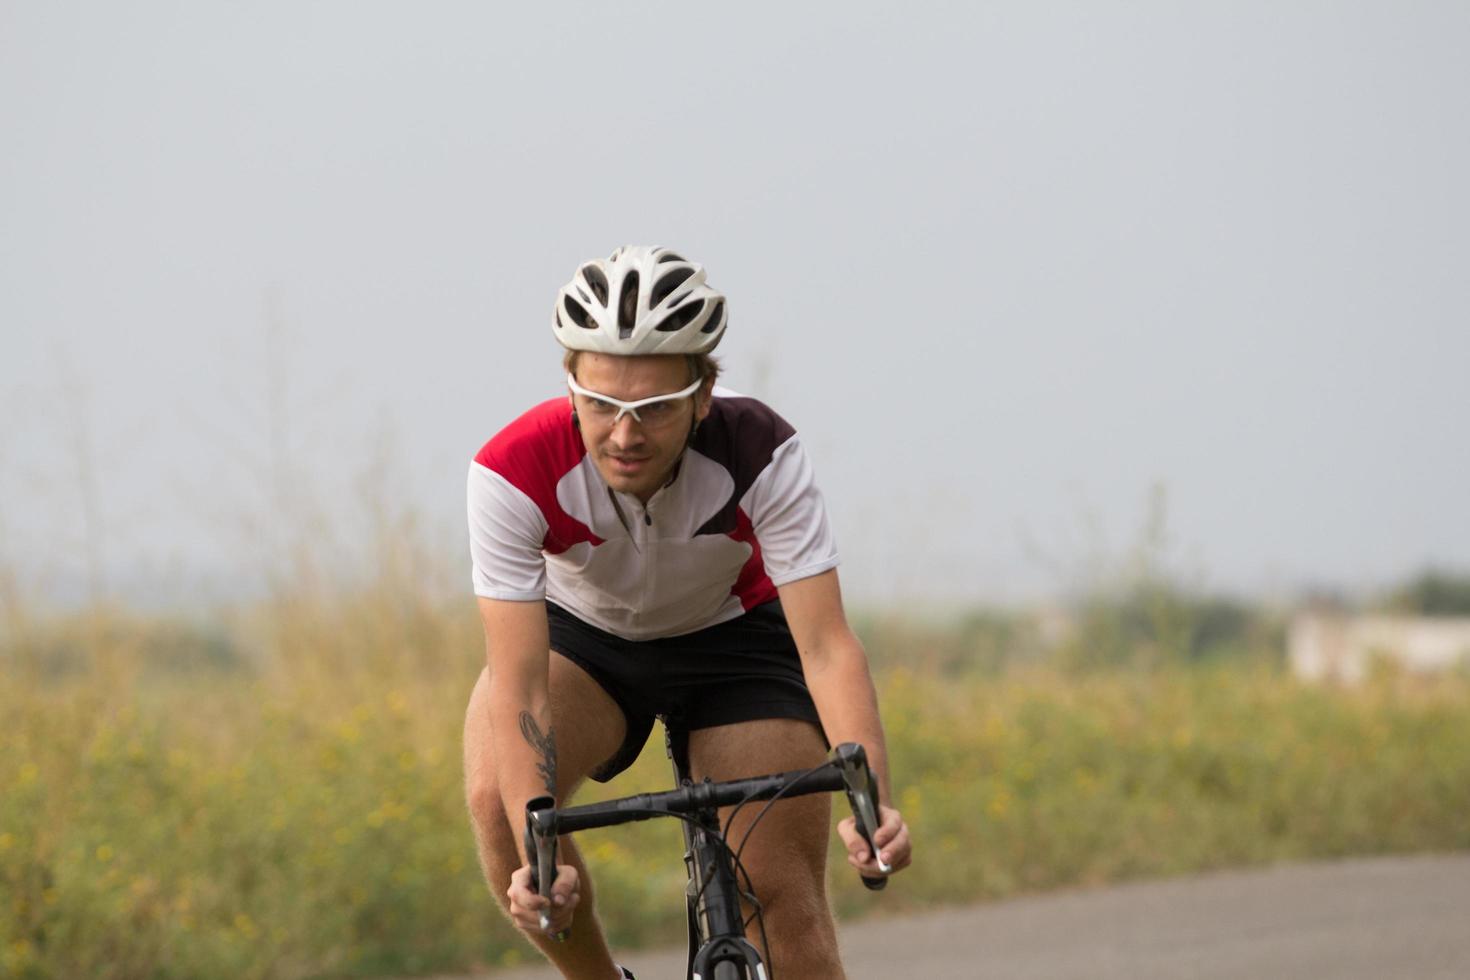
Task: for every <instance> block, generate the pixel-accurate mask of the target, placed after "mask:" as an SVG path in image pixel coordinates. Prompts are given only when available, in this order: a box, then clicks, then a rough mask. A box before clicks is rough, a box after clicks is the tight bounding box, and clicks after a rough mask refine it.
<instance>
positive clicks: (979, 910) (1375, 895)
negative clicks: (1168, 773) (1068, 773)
mask: <svg viewBox="0 0 1470 980" xmlns="http://www.w3.org/2000/svg"><path fill="white" fill-rule="evenodd" d="M900 881H901V879H900ZM895 885H898V882H895ZM841 938H842V951H843V962H844V964H845V965H846V967H847V975H848V977H849V978H850V980H880V978H881V980H889V978H892V977H903V978H906V980H908V978H912V980H921V978H923V980H982V978H1005V980H1042V978H1045V980H1084V978H1085V980H1114V978H1116V980H1123V978H1128V980H1153V978H1157V980H1166V978H1167V980H1226V978H1229V980H1238V978H1251V980H1271V978H1282V980H1286V978H1291V980H1299V978H1332V980H1370V978H1371V980H1384V978H1399V977H1403V978H1414V980H1438V978H1444V980H1450V978H1454V980H1466V978H1470V855H1460V854H1457V855H1435V856H1425V857H1407V858H1376V859H1365V860H1352V861H1342V862H1336V863H1330V864H1312V865H1295V866H1286V867H1278V868H1270V869H1265V870H1256V871H1232V872H1224V873H1220V874H1212V875H1205V876H1201V877H1195V878H1185V879H1175V880H1169V881H1155V882H1144V883H1139V884H1131V885H1122V886H1117V887H1111V888H1099V889H1090V890H1082V891H1072V892H1065V893H1061V894H1050V895H1039V896H1035V897H1030V898H1021V899H1015V900H1012V901H1007V902H996V903H991V904H986V905H980V906H974V907H971V908H962V909H946V910H943V911H937V912H932V913H927V914H923V915H918V916H911V917H905V918H898V919H870V920H867V921H863V922H856V923H851V924H849V925H847V926H845V927H844V928H843V930H842V937H841ZM684 957H685V954H684V951H683V950H682V949H679V950H667V951H662V952H655V953H638V952H629V953H627V954H626V955H625V956H624V957H623V958H622V959H623V962H624V963H625V965H627V967H628V968H629V969H631V970H633V971H634V972H635V973H637V975H638V977H639V980H669V978H678V977H682V976H683V975H684V973H683V970H684ZM490 976H492V977H494V978H495V980H556V978H557V976H558V975H557V974H556V973H555V972H554V971H550V970H546V969H540V968H538V969H516V970H509V971H501V972H498V973H494V974H491V975H490ZM781 980H797V978H791V977H788V978H781Z"/></svg>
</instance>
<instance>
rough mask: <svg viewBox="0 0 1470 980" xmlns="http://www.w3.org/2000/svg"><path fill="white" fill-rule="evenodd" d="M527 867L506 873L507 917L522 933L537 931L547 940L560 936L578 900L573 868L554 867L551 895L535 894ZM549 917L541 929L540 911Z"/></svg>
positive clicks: (579, 888) (566, 865)
mask: <svg viewBox="0 0 1470 980" xmlns="http://www.w3.org/2000/svg"><path fill="white" fill-rule="evenodd" d="M531 885H532V879H531V868H530V866H529V865H526V866H523V867H521V868H520V869H519V870H518V871H516V872H515V873H514V874H512V875H511V876H510V887H509V888H508V889H506V892H505V894H506V896H507V897H509V899H510V916H511V918H512V919H514V920H515V924H516V925H517V926H519V927H520V928H522V929H524V930H525V931H526V932H529V933H532V934H535V933H541V934H542V935H545V936H547V937H549V938H551V939H557V938H560V934H561V933H564V932H565V931H566V930H567V929H569V928H570V927H571V925H572V911H573V910H574V909H576V907H577V903H578V902H580V901H581V900H582V891H581V880H580V879H579V878H578V877H577V869H576V868H574V867H572V866H571V865H569V864H558V865H557V866H556V881H555V882H553V883H552V885H551V897H550V898H547V896H545V895H538V894H536V890H535V889H534V888H532V887H531ZM542 912H545V913H546V914H547V915H548V916H549V917H550V919H551V923H550V926H549V928H547V929H545V930H543V929H542V928H541V913H542Z"/></svg>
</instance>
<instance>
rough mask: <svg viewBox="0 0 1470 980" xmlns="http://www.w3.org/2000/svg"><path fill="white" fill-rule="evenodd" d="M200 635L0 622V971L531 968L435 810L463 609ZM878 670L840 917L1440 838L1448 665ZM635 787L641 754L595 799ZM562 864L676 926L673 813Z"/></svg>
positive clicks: (277, 612) (337, 608)
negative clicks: (1323, 681) (882, 822)
mask: <svg viewBox="0 0 1470 980" xmlns="http://www.w3.org/2000/svg"><path fill="white" fill-rule="evenodd" d="M397 594H401V593H397ZM219 621H221V622H228V623H229V624H230V625H229V628H228V629H222V630H220V631H218V632H211V631H200V630H197V629H195V630H192V631H191V630H190V629H189V628H186V627H179V626H178V625H177V624H169V623H161V622H157V621H150V620H145V619H138V618H134V617H129V616H127V615H125V614H123V613H111V614H104V613H93V614H88V615H86V616H75V617H71V618H68V619H62V620H54V621H46V622H42V621H39V620H37V619H31V620H28V621H27V622H26V623H25V624H24V625H23V628H19V627H15V626H14V625H12V629H11V630H10V631H9V632H8V633H7V635H6V639H5V642H4V646H3V648H0V677H3V683H0V719H3V724H0V975H4V976H8V977H11V976H13V977H23V978H31V977H34V978H53V977H57V978H59V977H77V976H87V977H96V978H117V980H126V978H134V977H163V978H169V977H198V976H221V977H225V976H227V977H322V976H363V977H365V976H383V975H400V976H401V975H407V974H415V973H431V972H436V971H449V970H460V969H468V968H474V967H484V966H491V965H496V964H509V963H514V962H518V961H520V960H523V959H529V958H531V957H533V956H534V955H535V954H534V953H532V952H531V951H530V947H528V946H526V945H525V944H524V943H523V942H522V941H521V940H520V939H519V938H518V936H517V935H516V934H515V932H514V930H512V929H511V928H509V927H508V926H507V925H506V923H505V922H504V920H503V919H502V918H501V916H500V915H499V913H498V912H497V910H496V908H495V906H494V903H493V901H492V900H491V898H490V896H489V894H488V892H487V890H486V888H485V886H484V884H483V882H482V881H481V879H480V873H479V868H478V866H477V864H476V860H475V854H474V848H473V844H472V841H471V838H470V834H469V831H468V825H467V822H466V817H465V811H464V804H463V799H462V790H461V785H460V761H459V760H460V744H459V743H460V730H461V724H462V717H463V705H464V699H465V697H466V696H467V694H468V691H469V688H470V686H471V684H472V683H473V681H474V678H475V675H476V673H477V672H478V669H479V663H480V657H481V654H480V649H481V646H480V639H479V634H478V625H477V623H476V621H475V618H474V611H473V608H472V607H467V605H466V604H456V605H453V606H449V607H436V606H433V605H430V604H426V603H410V604H406V605H405V604H401V603H400V604H395V603H393V602H389V601H388V600H387V598H386V597H385V596H378V597H374V596H365V597H361V598H358V599H354V600H341V601H340V602H325V601H324V602H317V603H311V604H306V605H304V606H300V605H290V606H278V607H274V608H268V609H259V610H254V611H250V610H235V611H233V612H231V613H229V614H228V615H227V616H226V615H224V614H222V615H221V617H220V620H219ZM893 629H894V627H892V626H891V625H890V631H891V630H893ZM893 635H894V636H898V637H899V638H900V639H901V633H894V634H893ZM926 636H927V634H926ZM884 664H885V665H884V666H881V667H880V669H879V678H878V685H879V690H880V696H881V699H882V702H883V710H884V717H885V721H886V724H887V728H888V739H889V748H890V754H891V757H892V762H893V768H894V772H895V776H896V780H897V783H898V793H899V804H900V806H901V807H902V809H903V811H904V813H905V815H906V816H907V818H908V820H909V822H910V824H911V827H912V828H913V833H914V837H915V846H916V856H917V861H916V864H915V866H914V867H913V868H912V869H910V870H909V871H907V872H905V873H904V874H903V875H902V876H901V877H900V878H899V879H897V880H896V881H895V882H894V883H893V885H892V887H890V888H889V889H888V890H887V891H886V892H885V893H883V894H881V895H876V896H875V895H870V894H868V893H866V892H865V891H864V890H863V889H862V888H861V887H860V885H859V883H858V882H857V881H856V878H855V876H854V875H851V874H850V873H848V869H847V868H846V866H845V864H843V863H842V862H841V860H840V858H839V856H838V855H837V853H836V851H835V849H834V854H833V871H832V875H831V881H832V893H833V901H834V903H835V904H836V906H837V907H838V909H839V911H840V912H841V913H842V914H843V915H845V916H857V915H864V914H883V913H884V912H887V911H894V910H899V909H912V908H915V907H921V906H926V905H933V904H943V903H954V902H965V901H970V900H976V899H985V898H996V897H1000V896H1006V895H1012V894H1016V893H1019V892H1027V891H1036V890H1041V889H1047V888H1055V887H1060V886H1070V885H1090V884H1099V883H1103V882H1111V881H1117V880H1121V879H1128V878H1138V877H1144V876H1157V875H1170V874H1179V873H1184V872H1191V871H1197V870H1202V869H1209V868H1219V867H1225V866H1238V865H1248V864H1260V863H1265V862H1272V861H1281V860H1294V859H1309V858H1330V857H1337V856H1343V855H1349V854H1374V853H1389V852H1409V851H1432V850H1448V849H1457V848H1467V847H1470V822H1467V821H1466V819H1465V814H1466V813H1467V812H1470V721H1467V719H1470V679H1467V678H1465V677H1463V676H1460V677H1446V678H1441V679H1439V680H1437V681H1434V682H1425V681H1416V680H1414V679H1412V678H1407V677H1403V676H1398V675H1394V674H1392V673H1388V672H1385V673H1381V674H1380V675H1379V676H1377V677H1376V678H1375V679H1374V680H1373V682H1372V683H1370V684H1368V685H1366V686H1364V687H1362V688H1358V689H1353V690H1338V689H1331V688H1319V687H1309V686H1304V685H1302V684H1299V683H1297V682H1295V681H1293V680H1291V679H1290V678H1288V677H1286V676H1285V675H1284V674H1282V673H1281V672H1280V670H1279V669H1278V668H1276V667H1274V666H1273V665H1272V664H1271V663H1270V662H1269V661H1268V660H1267V659H1265V658H1255V659H1250V660H1242V661H1236V662H1212V663H1210V664H1208V665H1203V666H1201V665H1196V666H1192V667H1185V666H1173V667H1160V668H1155V669H1150V670H1142V669H1137V668H1136V667H1116V666H1115V667H1109V668H1106V669H1101V670H1061V669H1056V668H1049V667H1040V666H1034V665H1032V666H1012V667H1006V668H1003V669H997V670H989V671H963V670H960V671H956V670H953V669H949V668H948V667H945V666H943V665H934V664H929V665H926V666H922V667H919V668H913V667H904V666H900V665H897V664H896V663H895V662H892V661H884ZM951 666H952V665H951ZM667 782H668V768H667V764H666V762H665V760H664V758H663V752H662V745H661V744H660V743H659V740H658V739H657V738H656V737H655V738H654V739H651V740H650V744H649V746H648V749H647V750H646V751H645V752H644V754H643V756H642V758H640V760H639V761H638V763H637V764H636V765H635V767H634V769H633V771H632V773H631V774H630V775H629V776H627V777H625V778H623V779H621V780H620V781H619V782H618V783H617V784H616V786H615V787H613V788H605V787H597V788H596V789H597V792H598V793H600V794H602V795H611V794H612V793H613V792H618V793H622V792H633V791H639V790H645V789H656V788H662V787H664V786H665V785H666V784H667ZM589 798H590V797H589ZM840 808H841V804H840V802H838V803H837V807H836V809H840ZM582 846H583V848H584V851H585V853H586V854H587V856H588V859H589V861H590V862H591V864H592V865H593V868H594V874H595V877H596V882H597V886H598V896H599V906H600V909H601V914H602V917H603V920H604V922H605V924H606V925H607V927H608V929H609V931H610V933H611V935H612V937H613V941H614V942H615V943H616V944H618V945H620V946H624V947H627V946H633V945H637V944H646V943H660V942H669V941H676V940H677V939H678V938H679V937H680V936H682V930H683V922H682V917H681V915H680V914H679V906H678V903H679V901H680V893H681V888H682V882H683V869H682V863H681V861H680V854H681V850H680V842H679V832H678V828H677V827H676V826H674V825H673V824H672V822H668V821H659V822H650V823H646V824H639V825H635V826H632V827H628V828H621V829H619V830H616V831H600V832H595V833H592V834H588V835H585V838H584V839H583V841H582Z"/></svg>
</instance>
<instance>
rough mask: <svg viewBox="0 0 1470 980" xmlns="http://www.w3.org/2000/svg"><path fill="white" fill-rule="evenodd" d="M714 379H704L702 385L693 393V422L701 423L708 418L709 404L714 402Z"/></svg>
mask: <svg viewBox="0 0 1470 980" xmlns="http://www.w3.org/2000/svg"><path fill="white" fill-rule="evenodd" d="M714 390H715V379H714V378H705V379H704V384H702V385H700V387H699V390H698V391H696V392H695V393H694V421H696V422H703V421H704V420H705V419H706V418H708V417H709V406H710V402H711V401H713V400H714Z"/></svg>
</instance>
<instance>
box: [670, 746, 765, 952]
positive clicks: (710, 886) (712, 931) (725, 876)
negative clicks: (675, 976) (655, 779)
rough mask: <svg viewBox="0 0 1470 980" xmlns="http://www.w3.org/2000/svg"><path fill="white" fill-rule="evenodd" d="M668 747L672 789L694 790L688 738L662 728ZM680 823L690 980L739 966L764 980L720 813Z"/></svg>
mask: <svg viewBox="0 0 1470 980" xmlns="http://www.w3.org/2000/svg"><path fill="white" fill-rule="evenodd" d="M664 748H665V750H666V751H667V752H668V756H669V761H670V762H671V763H672V764H673V767H674V785H675V786H677V787H681V788H682V787H692V786H693V785H694V781H693V780H692V779H691V778H690V775H689V751H688V749H689V745H688V740H687V739H678V740H676V739H675V738H674V736H673V735H672V734H671V733H670V732H669V730H668V729H667V728H665V729H664ZM691 816H692V817H693V820H692V821H681V823H680V826H681V827H682V828H683V831H684V868H685V870H686V871H687V872H688V875H689V883H688V885H687V886H685V895H684V898H685V906H686V914H687V916H688V922H689V962H688V977H687V980H703V978H705V977H715V976H716V974H715V970H716V969H718V964H720V963H741V964H743V965H744V966H745V967H746V970H747V973H746V976H748V977H749V978H750V980H766V968H765V963H764V962H763V961H762V960H761V957H760V954H759V953H758V952H757V951H756V948H755V946H754V945H753V944H752V943H751V942H750V940H749V939H747V938H746V936H745V916H744V914H743V913H742V912H741V910H740V885H739V882H738V881H737V880H736V877H735V867H734V862H733V861H732V860H731V857H730V852H729V849H728V848H727V847H726V846H725V844H724V835H723V834H722V833H721V832H720V822H719V810H718V809H716V808H713V807H711V808H706V809H701V810H697V811H695V812H694V813H692V814H691Z"/></svg>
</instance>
